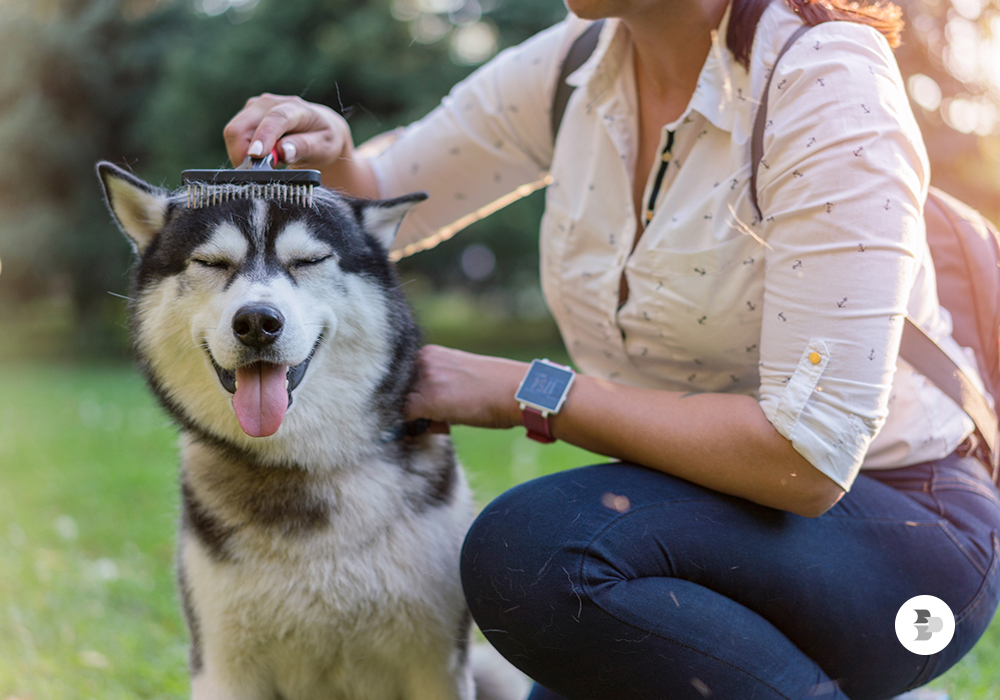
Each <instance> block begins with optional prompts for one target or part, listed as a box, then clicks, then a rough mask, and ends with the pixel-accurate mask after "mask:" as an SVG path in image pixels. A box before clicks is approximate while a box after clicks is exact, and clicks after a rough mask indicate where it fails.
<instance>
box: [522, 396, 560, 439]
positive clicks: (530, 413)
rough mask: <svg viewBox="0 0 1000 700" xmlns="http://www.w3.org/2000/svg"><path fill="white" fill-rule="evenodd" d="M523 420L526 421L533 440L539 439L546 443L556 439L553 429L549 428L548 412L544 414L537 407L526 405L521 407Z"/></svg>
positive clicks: (525, 425) (525, 423) (526, 426)
mask: <svg viewBox="0 0 1000 700" xmlns="http://www.w3.org/2000/svg"><path fill="white" fill-rule="evenodd" d="M521 421H522V422H523V423H524V427H525V428H527V429H528V437H530V438H531V439H532V440H537V441H538V442H541V443H545V444H546V445H547V444H549V443H551V442H555V441H556V439H555V438H554V437H552V431H551V430H550V429H549V416H548V414H545V415H542V412H541V411H539V410H538V409H537V408H532V407H531V406H525V407H524V408H522V409H521Z"/></svg>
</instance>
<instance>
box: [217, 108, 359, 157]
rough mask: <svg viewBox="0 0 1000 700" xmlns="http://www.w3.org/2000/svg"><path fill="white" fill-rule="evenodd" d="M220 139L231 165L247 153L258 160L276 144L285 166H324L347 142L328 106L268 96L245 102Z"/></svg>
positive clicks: (344, 126)
mask: <svg viewBox="0 0 1000 700" xmlns="http://www.w3.org/2000/svg"><path fill="white" fill-rule="evenodd" d="M223 136H224V138H225V141H226V149H227V151H228V153H229V159H230V161H232V163H233V165H239V164H240V163H242V162H243V159H244V158H246V156H247V155H248V154H249V155H251V156H254V157H259V156H262V155H264V154H266V153H268V152H270V151H271V149H273V148H274V146H275V145H278V148H279V154H280V155H281V156H282V160H284V161H285V162H287V163H296V164H300V165H314V166H319V167H323V166H326V165H329V164H330V163H332V162H334V161H335V160H336V159H338V158H340V157H341V156H342V155H343V152H344V150H345V147H346V146H347V144H349V143H350V129H349V127H348V126H347V122H346V121H345V120H344V119H343V117H341V116H340V115H339V114H337V113H336V112H334V111H333V110H332V109H330V108H329V107H325V106H323V105H317V104H312V103H310V102H306V101H305V100H303V99H301V98H299V97H287V96H281V95H270V94H264V95H260V96H259V97H254V98H251V99H250V100H248V101H247V104H246V106H245V107H244V108H243V109H242V110H240V112H239V113H238V114H237V115H236V116H234V117H233V118H232V119H231V120H230V122H229V123H228V124H227V125H226V127H225V129H224V130H223ZM282 137H284V138H282ZM279 140H280V142H279Z"/></svg>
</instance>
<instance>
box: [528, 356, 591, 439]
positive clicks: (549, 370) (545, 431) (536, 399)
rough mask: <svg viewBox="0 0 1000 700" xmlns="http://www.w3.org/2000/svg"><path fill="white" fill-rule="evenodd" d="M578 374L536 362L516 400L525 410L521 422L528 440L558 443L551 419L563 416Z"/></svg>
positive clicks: (568, 369)
mask: <svg viewBox="0 0 1000 700" xmlns="http://www.w3.org/2000/svg"><path fill="white" fill-rule="evenodd" d="M575 377H576V373H575V372H573V370H572V369H570V368H569V367H566V366H565V365H560V364H557V363H555V362H552V361H551V360H532V361H531V367H529V368H528V371H527V373H526V374H525V375H524V379H522V380H521V384H520V386H518V388H517V393H515V394H514V398H515V399H516V400H517V402H518V405H519V406H520V408H521V422H522V423H524V427H525V428H527V431H528V437H529V438H531V439H532V440H537V441H538V442H541V443H545V444H548V443H551V442H555V441H556V439H555V437H553V435H552V430H551V429H550V427H549V416H550V415H553V414H555V413H559V411H560V409H561V408H562V405H563V403H564V402H565V401H566V396H567V394H569V389H570V387H571V386H572V385H573V379H574V378H575Z"/></svg>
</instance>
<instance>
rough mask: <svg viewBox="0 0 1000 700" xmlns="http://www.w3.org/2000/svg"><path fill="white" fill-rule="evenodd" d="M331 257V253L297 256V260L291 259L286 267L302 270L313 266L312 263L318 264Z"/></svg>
mask: <svg viewBox="0 0 1000 700" xmlns="http://www.w3.org/2000/svg"><path fill="white" fill-rule="evenodd" d="M332 257H333V255H319V256H316V257H313V258H299V259H298V260H293V261H292V262H291V263H289V265H288V267H290V268H291V269H293V270H303V269H306V268H309V267H313V266H314V265H319V264H320V263H323V262H326V261H327V260H329V259H330V258H332Z"/></svg>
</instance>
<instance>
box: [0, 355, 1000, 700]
mask: <svg viewBox="0 0 1000 700" xmlns="http://www.w3.org/2000/svg"><path fill="white" fill-rule="evenodd" d="M453 437H454V440H455V443H456V445H457V449H458V454H459V456H460V458H461V459H462V461H463V462H464V463H465V465H466V469H467V471H468V473H469V477H470V480H471V481H472V483H473V486H474V488H475V489H476V491H477V496H478V500H479V501H480V503H483V502H486V501H487V500H489V499H490V498H492V497H493V496H495V495H497V494H498V493H500V492H501V491H503V490H504V489H506V488H508V487H509V486H511V485H513V484H515V483H518V482H520V481H523V480H525V479H528V478H531V477H534V476H538V475H541V474H543V473H549V472H552V471H557V470H560V469H565V468H569V467H572V466H577V465H581V464H585V463H588V462H589V461H590V460H591V457H590V456H589V455H588V454H587V453H585V452H583V451H581V450H578V449H576V448H573V447H570V446H568V445H565V444H561V443H559V444H556V445H551V446H542V445H536V444H535V443H532V442H530V441H528V440H525V439H524V437H523V433H522V431H519V430H512V431H483V430H474V429H463V428H457V429H455V431H454V434H453ZM176 491H177V489H176V433H175V431H174V429H173V428H172V427H170V425H169V424H168V422H167V420H166V418H165V416H164V415H163V414H162V413H161V412H160V411H159V409H158V408H157V407H156V406H155V405H154V402H153V400H152V399H151V398H150V396H149V395H148V393H147V392H146V390H145V387H144V385H143V383H142V381H141V380H140V379H139V377H138V376H137V375H136V373H135V372H134V371H133V370H132V369H130V368H128V367H91V366H88V367H77V368H70V367H65V366H58V365H52V366H47V365H36V366H31V365H17V366H14V365H8V366H0V700H10V699H12V698H17V699H18V700H28V699H29V698H30V699H32V700H63V699H65V700H76V699H77V698H81V699H83V698H87V699H89V698H99V699H100V700H116V699H118V698H122V699H125V698H129V699H134V698H172V699H173V698H183V697H187V693H188V683H187V672H186V667H185V663H186V653H187V652H186V645H187V639H186V634H185V631H184V627H183V624H182V621H181V618H180V614H179V609H178V605H177V601H176V596H175V593H174V585H173V573H172V569H173V563H172V562H173V537H174V524H175V520H176V517H177V493H176ZM998 679H1000V618H998V621H995V622H994V624H993V625H992V627H991V628H990V630H989V631H988V632H987V634H986V636H985V637H984V638H983V639H982V640H981V641H980V643H979V645H978V646H977V647H976V649H975V650H974V651H973V652H972V653H971V654H970V655H969V656H968V657H967V658H966V659H964V660H963V661H962V662H961V664H959V666H957V667H956V668H954V669H952V670H951V671H950V672H949V673H948V674H946V676H944V678H943V679H941V680H939V681H938V682H937V683H936V684H935V685H938V686H940V687H944V688H947V689H949V690H950V691H951V693H952V698H953V700H996V699H997V698H1000V690H997V689H996V688H994V686H995V685H996V683H997V680H998Z"/></svg>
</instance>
